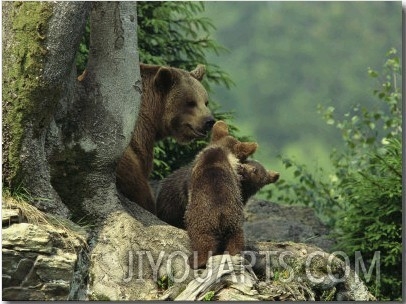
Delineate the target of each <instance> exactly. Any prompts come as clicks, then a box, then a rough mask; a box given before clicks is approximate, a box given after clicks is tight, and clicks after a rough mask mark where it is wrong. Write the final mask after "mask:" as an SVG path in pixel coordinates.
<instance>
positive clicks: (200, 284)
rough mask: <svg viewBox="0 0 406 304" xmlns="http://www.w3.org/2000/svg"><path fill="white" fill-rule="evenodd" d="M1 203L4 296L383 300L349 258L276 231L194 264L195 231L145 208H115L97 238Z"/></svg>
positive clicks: (31, 210)
mask: <svg viewBox="0 0 406 304" xmlns="http://www.w3.org/2000/svg"><path fill="white" fill-rule="evenodd" d="M253 204H255V203H253ZM21 206H23V207H21ZM2 207H3V212H2V214H3V248H2V254H3V265H2V268H3V287H2V288H3V299H4V300H20V301H22V300H42V301H44V300H112V301H113V300H203V299H204V300H240V301H242V300H300V301H303V300H362V301H367V300H374V299H375V298H374V297H373V296H372V295H371V294H370V293H369V292H368V290H367V288H366V286H365V284H364V283H363V282H362V281H361V280H360V279H359V278H358V276H357V274H356V273H354V271H352V270H351V268H350V266H349V265H346V264H345V263H344V262H343V261H342V260H340V259H339V258H338V257H336V256H334V254H330V253H327V252H326V251H325V250H323V249H321V248H320V247H317V246H314V245H312V244H304V243H293V242H285V241H282V242H275V240H274V239H273V238H272V237H271V235H270V234H269V239H272V242H253V243H252V245H250V246H248V247H249V249H250V250H251V251H248V252H246V253H245V256H240V255H237V256H233V257H230V256H228V255H221V256H215V257H212V259H211V260H210V263H208V267H207V269H206V270H199V271H192V270H191V269H190V268H189V266H188V265H187V264H186V260H187V257H188V255H189V254H190V251H189V249H188V248H190V245H189V239H188V237H187V233H186V232H185V231H183V230H180V229H177V228H174V227H171V226H169V225H166V224H165V223H163V222H161V221H160V220H159V219H157V218H156V217H155V216H153V215H151V214H149V213H147V212H146V211H144V210H141V209H140V210H138V211H137V212H136V214H134V215H130V214H129V213H126V212H116V213H114V214H112V216H111V217H110V218H109V219H108V220H107V221H106V223H105V226H104V228H103V229H101V230H99V231H98V234H97V236H95V235H93V234H92V235H93V236H92V237H89V235H88V234H87V233H86V231H85V230H84V229H83V228H82V227H79V226H78V225H75V224H74V223H72V222H70V221H68V220H66V219H60V218H55V217H51V216H48V215H45V214H42V213H41V212H40V211H38V210H35V208H34V207H32V206H30V205H28V204H27V203H23V202H20V201H19V202H16V201H14V200H13V199H10V198H6V199H5V198H3V205H2ZM255 208H256V209H258V208H259V209H261V208H271V209H272V208H277V206H276V207H275V206H274V205H271V207H269V206H267V205H264V204H263V203H259V206H258V205H257V207H255ZM250 210H252V205H248V206H247V223H251V224H252V225H253V223H255V222H254V221H251V220H252V219H253V216H254V215H253V214H254V213H250ZM272 210H274V211H275V209H272ZM260 213H263V212H260ZM270 213H272V212H270ZM275 213H276V211H275ZM250 214H251V215H250ZM256 214H257V215H256V216H259V215H258V213H256ZM290 215H292V213H290ZM261 216H262V215H261ZM268 220H269V224H271V219H270V218H268ZM307 224H308V225H311V224H310V222H307ZM264 225H266V224H265V223H264ZM309 229H310V228H309ZM292 231H293V230H292ZM246 233H249V234H250V232H249V230H248V231H247V230H246ZM250 236H251V237H250V238H251V239H252V235H250ZM254 236H255V235H254ZM86 241H87V242H86ZM89 243H90V244H92V246H91V247H92V249H91V250H90V249H89V248H88V245H87V244H89ZM247 249H248V248H247ZM89 251H90V253H89ZM103 265H104V266H103ZM102 266H103V267H102ZM106 267H107V268H108V267H109V268H108V269H106Z"/></svg>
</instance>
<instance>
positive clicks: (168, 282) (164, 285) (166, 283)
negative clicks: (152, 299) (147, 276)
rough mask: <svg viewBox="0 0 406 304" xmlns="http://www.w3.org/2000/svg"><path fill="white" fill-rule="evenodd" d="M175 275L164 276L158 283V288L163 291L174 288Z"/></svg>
mask: <svg viewBox="0 0 406 304" xmlns="http://www.w3.org/2000/svg"><path fill="white" fill-rule="evenodd" d="M172 278H173V274H171V275H169V276H168V275H163V276H162V277H160V278H159V279H158V281H157V285H158V288H159V289H161V290H167V289H168V288H169V287H171V286H173V279H172Z"/></svg>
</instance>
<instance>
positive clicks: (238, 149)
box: [233, 142, 258, 161]
mask: <svg viewBox="0 0 406 304" xmlns="http://www.w3.org/2000/svg"><path fill="white" fill-rule="evenodd" d="M257 148H258V144H257V143H255V142H240V143H238V144H236V145H235V146H234V148H233V150H234V151H233V152H234V154H235V156H237V158H238V159H239V160H240V161H245V160H246V159H247V157H248V156H250V155H252V154H254V153H255V151H256V150H257Z"/></svg>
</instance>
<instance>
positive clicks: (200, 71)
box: [189, 64, 206, 81]
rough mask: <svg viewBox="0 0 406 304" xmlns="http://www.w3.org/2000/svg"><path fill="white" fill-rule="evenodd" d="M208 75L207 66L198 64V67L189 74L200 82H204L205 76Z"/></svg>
mask: <svg viewBox="0 0 406 304" xmlns="http://www.w3.org/2000/svg"><path fill="white" fill-rule="evenodd" d="M205 73H206V66H205V65H203V64H198V65H197V67H196V68H195V69H194V70H193V71H190V72H189V74H190V76H192V77H193V78H196V79H197V80H199V81H202V79H203V76H204V74H205Z"/></svg>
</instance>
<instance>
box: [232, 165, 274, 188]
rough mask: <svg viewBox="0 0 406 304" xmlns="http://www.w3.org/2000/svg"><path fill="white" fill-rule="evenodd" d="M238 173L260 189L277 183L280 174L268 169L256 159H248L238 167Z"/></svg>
mask: <svg viewBox="0 0 406 304" xmlns="http://www.w3.org/2000/svg"><path fill="white" fill-rule="evenodd" d="M238 173H239V174H240V175H241V178H242V180H243V181H246V182H247V183H249V184H252V185H255V187H257V188H258V189H260V188H262V187H263V186H265V185H268V184H272V183H275V182H276V181H277V180H278V179H279V176H280V174H279V173H278V172H275V171H272V170H266V169H265V168H264V166H263V165H261V163H259V162H257V161H255V160H247V161H246V162H244V163H241V164H240V165H239V168H238Z"/></svg>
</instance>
